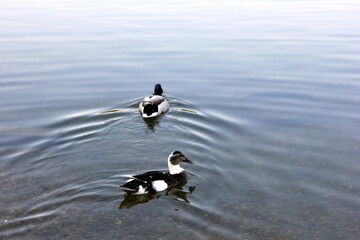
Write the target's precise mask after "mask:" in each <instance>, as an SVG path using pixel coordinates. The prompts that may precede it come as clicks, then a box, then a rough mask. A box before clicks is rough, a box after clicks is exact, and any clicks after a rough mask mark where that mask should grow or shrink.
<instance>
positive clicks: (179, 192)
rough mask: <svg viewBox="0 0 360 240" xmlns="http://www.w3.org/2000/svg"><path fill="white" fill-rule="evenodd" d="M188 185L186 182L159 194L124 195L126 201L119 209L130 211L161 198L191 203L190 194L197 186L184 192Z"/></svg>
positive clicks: (123, 201) (122, 202)
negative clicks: (188, 196) (165, 197)
mask: <svg viewBox="0 0 360 240" xmlns="http://www.w3.org/2000/svg"><path fill="white" fill-rule="evenodd" d="M185 185H186V182H185V183H183V184H180V185H178V186H175V187H173V188H169V189H167V190H165V191H161V192H157V193H155V194H141V195H134V194H127V193H126V194H124V199H123V200H122V201H121V203H120V205H119V209H129V208H132V207H134V206H136V205H139V204H143V203H147V202H149V201H151V200H154V199H158V198H160V197H161V196H167V197H170V198H172V199H174V200H176V201H181V202H186V203H190V201H189V200H188V199H187V195H188V194H192V193H193V192H194V191H195V188H196V187H195V186H191V187H188V190H183V187H184V186H185Z"/></svg>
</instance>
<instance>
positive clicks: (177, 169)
mask: <svg viewBox="0 0 360 240" xmlns="http://www.w3.org/2000/svg"><path fill="white" fill-rule="evenodd" d="M168 167H169V173H170V174H171V175H173V174H179V173H181V172H182V171H184V169H183V168H182V167H180V165H179V164H178V165H172V164H171V162H170V156H169V158H168Z"/></svg>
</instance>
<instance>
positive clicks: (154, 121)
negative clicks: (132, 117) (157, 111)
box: [143, 115, 163, 131]
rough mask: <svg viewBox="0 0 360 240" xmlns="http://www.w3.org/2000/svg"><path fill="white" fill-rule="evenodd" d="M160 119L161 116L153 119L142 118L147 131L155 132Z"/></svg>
mask: <svg viewBox="0 0 360 240" xmlns="http://www.w3.org/2000/svg"><path fill="white" fill-rule="evenodd" d="M162 117H163V116H162V115H161V116H158V117H153V118H143V120H144V122H145V123H146V125H147V128H148V130H150V131H155V127H156V125H158V124H159V122H160V120H161V118H162Z"/></svg>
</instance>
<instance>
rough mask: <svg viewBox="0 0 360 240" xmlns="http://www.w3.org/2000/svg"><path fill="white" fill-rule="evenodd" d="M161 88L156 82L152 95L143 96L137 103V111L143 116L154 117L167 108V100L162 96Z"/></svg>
mask: <svg viewBox="0 0 360 240" xmlns="http://www.w3.org/2000/svg"><path fill="white" fill-rule="evenodd" d="M162 94H163V89H162V87H161V85H160V84H156V85H155V88H154V93H153V95H152V96H149V97H145V98H144V100H142V102H141V103H140V105H139V111H140V113H141V116H142V117H143V118H151V117H156V116H158V115H160V114H162V113H164V112H166V111H167V110H169V103H168V101H167V100H166V99H165V98H164V97H163V96H162Z"/></svg>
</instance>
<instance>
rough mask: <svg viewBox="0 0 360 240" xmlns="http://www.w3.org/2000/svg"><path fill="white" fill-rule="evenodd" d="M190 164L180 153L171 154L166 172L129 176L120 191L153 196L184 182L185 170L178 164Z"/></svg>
mask: <svg viewBox="0 0 360 240" xmlns="http://www.w3.org/2000/svg"><path fill="white" fill-rule="evenodd" d="M182 162H185V163H192V162H191V161H190V160H189V159H188V158H186V157H185V156H184V154H182V153H181V152H180V151H174V152H172V153H171V154H170V155H169V157H168V167H169V171H168V172H161V171H150V172H146V173H143V174H139V175H135V176H130V179H129V180H128V181H127V182H126V183H125V184H123V185H121V186H119V188H120V189H122V190H124V191H125V192H126V193H131V194H147V193H149V194H154V193H156V192H160V191H164V190H166V189H168V188H171V187H174V186H177V185H179V184H182V183H184V182H186V180H187V175H186V173H185V170H184V169H183V168H182V167H180V163H182Z"/></svg>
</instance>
